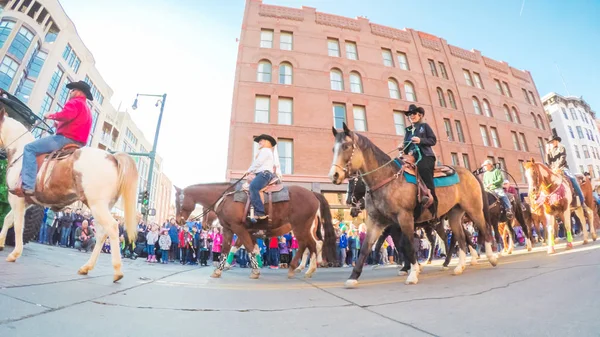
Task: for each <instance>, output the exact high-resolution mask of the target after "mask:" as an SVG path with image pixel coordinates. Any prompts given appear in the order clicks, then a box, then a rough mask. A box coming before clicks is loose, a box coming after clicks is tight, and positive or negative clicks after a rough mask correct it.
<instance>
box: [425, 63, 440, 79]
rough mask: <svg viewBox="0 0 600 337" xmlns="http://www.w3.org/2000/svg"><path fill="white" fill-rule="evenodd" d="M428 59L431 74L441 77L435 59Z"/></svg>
mask: <svg viewBox="0 0 600 337" xmlns="http://www.w3.org/2000/svg"><path fill="white" fill-rule="evenodd" d="M427 61H428V62H429V69H431V75H432V76H436V77H439V76H438V72H437V68H436V67H435V61H434V60H431V59H428V60H427Z"/></svg>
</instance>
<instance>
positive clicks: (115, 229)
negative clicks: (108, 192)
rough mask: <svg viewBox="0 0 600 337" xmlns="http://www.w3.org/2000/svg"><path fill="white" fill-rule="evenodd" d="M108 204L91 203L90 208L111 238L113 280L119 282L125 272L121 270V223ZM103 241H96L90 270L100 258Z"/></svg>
mask: <svg viewBox="0 0 600 337" xmlns="http://www.w3.org/2000/svg"><path fill="white" fill-rule="evenodd" d="M107 205H108V204H107V203H105V204H102V205H97V206H96V205H90V209H91V210H92V215H93V216H94V219H97V220H98V221H97V222H98V223H99V224H100V226H102V228H103V229H104V233H105V234H104V235H108V239H109V240H110V255H111V258H112V265H113V270H114V276H113V282H117V281H119V280H120V279H122V278H123V272H122V271H121V250H120V249H119V247H120V242H119V224H118V222H117V220H115V218H113V216H112V215H111V214H110V210H109V209H108V206H107ZM104 235H102V237H104ZM103 243H104V242H103V241H96V245H95V246H94V250H93V252H92V256H91V257H90V261H88V263H90V262H92V263H91V264H90V265H88V266H89V267H90V268H89V270H91V269H92V268H94V266H95V265H96V261H97V260H98V255H99V254H100V250H101V249H102V244H103ZM94 255H95V256H94Z"/></svg>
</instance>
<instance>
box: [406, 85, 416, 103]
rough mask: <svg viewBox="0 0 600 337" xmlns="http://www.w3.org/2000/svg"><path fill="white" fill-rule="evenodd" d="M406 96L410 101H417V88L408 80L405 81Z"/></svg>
mask: <svg viewBox="0 0 600 337" xmlns="http://www.w3.org/2000/svg"><path fill="white" fill-rule="evenodd" d="M404 96H405V97H406V100H407V101H409V102H416V101H417V95H416V94H415V88H414V87H413V84H412V83H410V82H408V81H406V82H404Z"/></svg>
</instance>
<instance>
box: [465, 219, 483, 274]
mask: <svg viewBox="0 0 600 337" xmlns="http://www.w3.org/2000/svg"><path fill="white" fill-rule="evenodd" d="M462 227H463V232H464V233H465V241H466V244H467V247H468V248H469V252H470V253H471V265H472V266H475V265H477V259H478V258H479V253H478V252H477V249H475V245H474V244H473V237H472V236H471V233H469V231H468V230H466V229H465V227H464V226H462Z"/></svg>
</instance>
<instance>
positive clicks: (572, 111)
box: [569, 108, 577, 120]
mask: <svg viewBox="0 0 600 337" xmlns="http://www.w3.org/2000/svg"><path fill="white" fill-rule="evenodd" d="M569 111H571V119H575V120H577V114H576V113H575V109H573V108H569Z"/></svg>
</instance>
